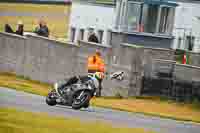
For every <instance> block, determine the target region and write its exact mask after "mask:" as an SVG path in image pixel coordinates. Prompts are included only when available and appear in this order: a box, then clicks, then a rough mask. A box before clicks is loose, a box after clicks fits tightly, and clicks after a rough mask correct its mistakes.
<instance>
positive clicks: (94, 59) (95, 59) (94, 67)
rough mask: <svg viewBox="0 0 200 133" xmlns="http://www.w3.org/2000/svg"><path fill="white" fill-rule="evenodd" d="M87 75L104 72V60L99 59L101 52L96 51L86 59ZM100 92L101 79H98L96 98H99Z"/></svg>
mask: <svg viewBox="0 0 200 133" xmlns="http://www.w3.org/2000/svg"><path fill="white" fill-rule="evenodd" d="M87 67H88V68H87V69H88V73H96V72H102V73H104V72H105V64H104V60H103V59H102V57H101V52H100V51H99V50H96V53H95V54H94V55H91V56H89V57H88V65H87ZM101 90H102V79H99V88H98V90H97V96H101Z"/></svg>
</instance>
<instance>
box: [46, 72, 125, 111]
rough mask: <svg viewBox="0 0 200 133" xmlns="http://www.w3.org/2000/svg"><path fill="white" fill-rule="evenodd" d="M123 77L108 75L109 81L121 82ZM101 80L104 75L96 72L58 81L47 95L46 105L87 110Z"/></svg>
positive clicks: (120, 75) (118, 74)
mask: <svg viewBox="0 0 200 133" xmlns="http://www.w3.org/2000/svg"><path fill="white" fill-rule="evenodd" d="M123 77H124V72H115V73H113V74H111V75H110V79H111V80H113V79H116V80H123ZM103 78H104V74H103V73H99V72H97V73H92V74H91V73H88V75H87V76H74V77H72V78H70V79H65V80H62V81H59V82H57V83H55V84H54V87H53V89H52V90H51V91H50V92H49V94H48V95H47V97H46V103H47V104H48V105H50V106H54V105H56V104H59V105H66V106H71V107H72V108H73V109H75V110H78V109H81V108H88V107H89V105H90V100H91V98H92V97H94V96H95V95H96V90H97V89H98V87H99V80H100V79H103Z"/></svg>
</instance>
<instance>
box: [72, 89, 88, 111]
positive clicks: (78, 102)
mask: <svg viewBox="0 0 200 133" xmlns="http://www.w3.org/2000/svg"><path fill="white" fill-rule="evenodd" d="M78 96H79V95H78ZM78 96H75V97H74V99H73V103H72V108H73V109H76V110H78V109H81V108H82V107H86V106H87V107H88V106H89V102H90V99H91V94H90V92H88V91H85V92H84V93H83V94H82V96H81V98H80V99H78Z"/></svg>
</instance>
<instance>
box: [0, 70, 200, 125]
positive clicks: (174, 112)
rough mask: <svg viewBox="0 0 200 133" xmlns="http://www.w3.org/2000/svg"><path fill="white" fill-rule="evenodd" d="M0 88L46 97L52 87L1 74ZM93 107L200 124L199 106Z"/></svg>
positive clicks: (154, 102)
mask: <svg viewBox="0 0 200 133" xmlns="http://www.w3.org/2000/svg"><path fill="white" fill-rule="evenodd" d="M0 86H3V87H9V88H13V89H16V90H21V91H25V92H29V93H33V94H38V95H43V96H46V95H47V94H48V92H49V90H50V89H51V87H52V86H51V85H48V84H45V83H40V82H38V81H33V80H30V79H28V78H24V77H21V76H15V75H14V74H10V73H0ZM91 103H92V105H94V106H100V107H105V108H112V109H117V110H123V111H129V112H138V113H143V114H147V115H152V116H159V117H164V118H170V119H175V120H182V121H193V122H198V123H200V107H199V104H183V103H176V102H174V101H167V100H162V99H159V98H155V97H154V98H140V97H139V98H129V99H116V98H94V99H92V101H91Z"/></svg>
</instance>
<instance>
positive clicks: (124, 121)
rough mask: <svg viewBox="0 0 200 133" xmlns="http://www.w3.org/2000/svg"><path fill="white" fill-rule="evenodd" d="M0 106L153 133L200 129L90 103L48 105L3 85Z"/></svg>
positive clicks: (42, 99)
mask: <svg viewBox="0 0 200 133" xmlns="http://www.w3.org/2000/svg"><path fill="white" fill-rule="evenodd" d="M0 107H15V108H17V109H22V110H25V111H31V112H46V113H48V114H51V115H53V116H55V115H56V116H63V117H67V118H79V119H81V120H82V121H85V120H87V121H88V120H89V121H90V120H91V121H104V122H108V123H111V124H112V125H113V126H121V127H136V128H144V129H146V130H151V131H155V132H156V133H200V124H196V123H192V122H181V121H175V120H170V119H163V118H159V117H151V116H145V115H142V114H137V113H129V112H123V111H116V110H111V109H105V108H98V107H90V108H88V109H82V110H80V111H77V110H73V109H71V108H70V107H65V106H53V107H51V106H48V105H46V103H45V97H42V96H38V95H33V94H29V93H25V92H21V91H15V90H11V89H7V88H0Z"/></svg>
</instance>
